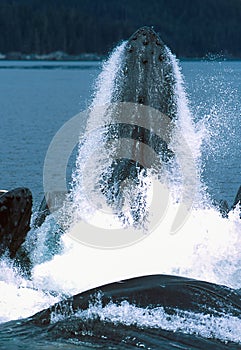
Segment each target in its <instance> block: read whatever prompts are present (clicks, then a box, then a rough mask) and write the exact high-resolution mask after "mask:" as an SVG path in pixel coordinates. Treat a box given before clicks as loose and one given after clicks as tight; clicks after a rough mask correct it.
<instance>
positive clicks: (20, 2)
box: [0, 0, 241, 58]
mask: <svg viewBox="0 0 241 350" xmlns="http://www.w3.org/2000/svg"><path fill="white" fill-rule="evenodd" d="M143 25H150V26H154V29H155V30H156V31H158V32H159V33H160V36H161V37H162V39H163V40H164V41H165V42H166V44H167V45H168V46H169V47H170V48H171V49H172V51H173V52H174V53H176V54H177V56H179V57H187V58H188V57H204V56H205V55H207V54H221V55H224V56H226V57H230V58H241V39H240V38H241V0H0V33H1V34H0V53H2V54H5V53H7V52H22V53H25V54H30V53H35V54H42V55H43V54H47V53H49V52H54V51H63V52H66V53H68V54H70V55H77V54H80V53H96V54H98V55H102V54H106V53H107V52H108V51H109V50H110V49H112V48H113V46H115V45H116V44H117V43H118V42H119V41H120V40H122V39H127V38H128V37H129V36H130V35H131V34H132V33H133V32H134V31H135V30H136V29H138V28H139V27H140V26H143Z"/></svg>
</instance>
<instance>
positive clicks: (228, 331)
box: [51, 299, 241, 344]
mask: <svg viewBox="0 0 241 350" xmlns="http://www.w3.org/2000/svg"><path fill="white" fill-rule="evenodd" d="M72 317H74V318H76V319H78V318H79V319H81V321H84V320H95V319H96V318H98V319H99V320H100V321H102V322H107V323H110V324H111V323H112V324H115V325H120V324H122V325H126V326H136V327H138V328H140V329H145V328H156V329H162V330H167V331H172V332H182V333H184V334H191V335H193V334H195V335H198V336H202V337H205V338H211V339H219V340H221V341H223V342H227V341H233V342H236V343H240V344H241V319H240V318H238V317H234V316H230V315H227V316H225V315H221V314H220V315H217V316H213V315H210V314H208V315H205V314H203V313H193V312H188V311H183V310H178V309H175V310H173V313H172V314H170V313H167V312H166V311H165V310H164V308H163V307H156V308H151V307H148V308H141V307H137V306H135V305H132V304H130V303H129V302H127V301H122V302H121V304H120V305H117V304H115V303H113V302H110V303H109V304H107V305H106V306H104V307H103V306H102V305H101V299H100V301H99V302H98V303H94V304H90V306H89V308H88V309H87V310H81V311H78V312H76V313H75V314H74V315H72ZM64 319H66V317H64V316H63V315H59V314H56V313H52V315H51V323H52V324H54V323H56V322H58V321H60V320H61V321H62V320H64Z"/></svg>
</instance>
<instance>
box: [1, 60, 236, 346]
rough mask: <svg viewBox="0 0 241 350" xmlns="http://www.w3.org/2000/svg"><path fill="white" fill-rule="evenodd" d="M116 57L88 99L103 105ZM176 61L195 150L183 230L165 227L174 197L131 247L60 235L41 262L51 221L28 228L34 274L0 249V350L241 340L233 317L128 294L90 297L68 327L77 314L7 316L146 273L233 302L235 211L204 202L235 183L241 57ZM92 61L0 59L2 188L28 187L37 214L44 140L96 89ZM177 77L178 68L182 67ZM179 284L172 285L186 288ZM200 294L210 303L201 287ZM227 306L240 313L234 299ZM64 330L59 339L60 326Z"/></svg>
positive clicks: (228, 193)
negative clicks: (193, 195)
mask: <svg viewBox="0 0 241 350" xmlns="http://www.w3.org/2000/svg"><path fill="white" fill-rule="evenodd" d="M117 61H118V54H116V56H115V57H114V58H113V56H112V61H111V60H110V61H109V62H107V64H106V65H105V67H104V71H103V73H102V78H101V79H102V81H99V83H98V84H97V93H96V94H95V98H96V99H101V98H103V102H105V101H106V99H107V98H108V96H107V95H108V94H107V95H106V94H105V93H106V92H105V91H103V86H105V87H106V86H108V87H109V89H112V88H113V87H112V85H111V82H112V81H113V77H114V73H113V70H114V69H115V68H116V64H117ZM179 67H180V69H181V71H182V74H183V80H184V87H185V91H186V95H187V97H186V95H185V94H183V91H182V90H180V89H182V87H180V86H179V87H178V86H177V88H179V90H180V91H179V92H180V96H179V99H180V105H179V108H180V114H181V116H182V117H181V118H180V128H182V131H183V133H186V134H185V135H186V136H187V137H189V147H190V148H192V150H194V151H193V152H194V153H195V159H196V160H197V162H196V166H197V172H198V174H199V176H200V184H201V185H200V186H201V187H202V191H201V192H202V193H201V195H200V196H199V197H198V198H197V200H196V203H195V208H194V210H193V211H191V214H190V215H189V217H188V218H187V221H186V222H185V224H184V225H183V227H182V228H181V230H180V233H179V234H177V235H174V236H171V235H170V234H169V231H170V226H171V222H172V219H173V215H174V214H173V213H174V212H175V211H176V210H177V206H176V205H175V204H170V205H169V208H168V211H167V212H166V216H165V218H164V219H163V221H162V223H161V226H160V228H159V229H157V230H155V231H154V232H153V234H151V235H149V236H148V237H147V238H146V239H144V240H142V241H141V242H138V243H137V244H134V245H132V246H130V247H126V248H123V249H113V250H111V249H110V250H101V249H95V248H92V247H88V246H86V245H83V244H80V243H78V242H75V241H73V240H72V239H71V237H70V235H63V237H62V241H63V250H62V251H61V252H59V253H57V254H56V255H55V256H54V257H51V258H49V257H48V258H47V257H46V255H47V253H46V251H47V250H48V249H47V248H46V246H45V241H46V239H47V236H48V232H50V231H51V228H52V222H51V217H50V218H48V219H47V220H46V222H45V224H44V225H43V227H42V228H40V229H39V230H38V231H37V232H35V235H36V242H37V243H36V245H35V248H34V251H33V255H32V259H33V261H34V268H33V271H32V277H31V279H27V278H25V277H24V276H22V275H21V273H19V271H18V270H17V269H16V268H14V267H13V266H12V263H11V262H9V260H8V258H7V257H4V258H2V259H1V262H0V264H1V272H0V310H1V312H0V320H1V323H2V326H1V327H2V328H1V329H0V348H2V349H5V348H6V349H15V348H16V349H18V348H19V349H20V348H21V347H26V345H29V344H30V343H31V341H32V339H31V338H33V336H35V339H36V349H38V348H39V349H41V348H46V349H47V348H50V349H51V348H53V349H55V348H56V349H57V348H66V349H71V348H72V347H73V348H75V347H77V348H78V347H81V348H108V347H109V348H112V349H122V348H123V349H127V348H146V349H160V348H162V349H172V348H175V347H179V348H183V349H193V348H204V347H206V348H210V349H211V348H213V349H222V348H224V347H226V346H228V347H229V348H233V349H238V348H240V347H241V334H240V329H241V318H240V313H239V314H235V313H231V311H230V313H229V312H227V310H226V311H223V312H221V313H219V314H216V315H212V313H211V311H210V310H211V309H210V310H209V311H210V314H207V313H206V314H205V312H204V313H203V310H202V308H201V307H200V305H199V307H200V310H199V311H198V312H197V311H196V312H193V311H192V310H190V309H189V308H188V307H187V309H185V310H181V311H180V310H179V311H176V310H175V312H174V311H173V310H172V313H171V315H172V316H170V314H169V313H168V312H167V311H166V310H165V309H163V308H162V307H161V306H160V305H158V306H156V307H153V308H151V303H150V307H149V309H148V310H147V309H146V307H145V308H144V309H143V307H140V306H136V305H133V304H132V303H131V302H129V301H128V299H127V300H126V301H125V300H124V301H122V302H121V303H119V304H115V303H109V304H108V303H107V305H102V304H101V302H100V303H97V304H94V305H90V307H89V308H88V309H87V311H86V310H82V311H81V310H80V311H78V312H77V313H76V312H73V314H72V317H73V316H74V318H75V320H76V319H77V321H78V323H81V322H82V321H83V320H84V321H83V322H84V325H83V326H81V327H82V328H81V331H80V329H78V330H76V329H75V327H73V329H72V328H71V327H70V326H69V327H70V328H68V325H70V324H71V322H74V321H73V319H72V318H68V317H69V315H67V316H66V315H65V314H64V315H63V314H60V315H57V316H56V315H52V317H53V318H52V321H51V322H52V323H51V324H52V326H51V327H52V328H48V329H47V330H44V331H43V330H42V328H41V327H40V328H38V327H39V325H37V326H36V325H33V324H30V325H29V324H26V323H24V322H23V323H21V322H22V321H18V322H15V321H13V323H11V321H12V320H20V319H22V318H25V317H29V316H31V315H33V314H35V313H36V312H38V311H40V310H43V309H45V308H48V307H49V306H50V305H52V304H54V303H56V302H58V301H59V300H61V299H63V298H66V297H70V296H71V295H74V294H77V293H80V292H82V291H85V290H88V289H90V288H94V287H96V286H100V285H102V284H106V283H111V282H115V281H118V280H120V279H125V278H131V277H136V276H142V275H152V274H169V275H176V276H185V277H189V278H196V279H198V280H203V281H206V282H210V283H217V284H219V285H225V286H227V287H229V288H232V289H235V291H236V292H237V296H238V297H237V298H238V300H239V301H240V296H239V294H238V293H239V289H240V288H241V269H240V262H241V249H240V243H241V240H240V234H241V223H240V219H239V212H238V208H236V210H234V211H232V212H231V213H230V214H229V217H228V218H222V216H221V215H220V213H219V212H218V210H217V209H216V208H215V207H214V206H213V205H212V203H213V201H215V200H216V201H218V200H221V199H224V200H227V202H228V204H229V206H231V205H232V203H233V201H234V197H235V195H236V193H237V190H238V188H239V186H240V184H241V152H240V150H241V138H240V135H241V124H240V118H241V101H240V95H241V79H240V78H241V62H239V61H235V62H230V61H222V62H217V61H212V62H210V61H208V62H206V61H183V62H180V63H179ZM117 68H118V67H117ZM101 69H102V68H101V64H100V63H96V62H94V63H92V62H81V63H76V62H74V63H72V62H71V63H69V62H64V63H59V62H57V63H56V62H5V61H0V113H1V128H0V133H1V137H0V140H1V141H0V142H1V146H0V152H1V156H0V161H1V187H2V188H3V189H11V188H14V187H19V186H26V187H29V188H30V189H31V191H32V193H33V196H34V211H35V210H36V208H37V207H38V205H39V203H40V201H41V199H42V197H43V180H42V177H43V164H44V159H45V155H46V152H47V149H48V146H49V144H50V142H51V140H52V138H53V137H54V135H55V134H56V132H57V131H58V130H59V128H60V127H61V126H62V125H63V124H64V123H66V122H67V121H68V120H69V119H70V118H71V117H73V116H74V115H76V114H77V113H78V112H80V111H82V110H85V109H86V108H87V107H88V106H89V105H90V104H91V102H92V97H93V94H94V91H95V89H96V86H95V85H94V84H95V83H94V82H95V80H96V78H97V76H98V74H99V73H100V72H101ZM177 69H178V67H177ZM177 74H179V75H180V71H179V69H178V72H177ZM103 78H105V79H107V82H106V81H103ZM179 79H181V77H179ZM180 83H181V82H180ZM106 84H107V85H106ZM107 90H108V89H107ZM107 92H108V91H107ZM103 95H104V97H103ZM187 120H188V122H186V121H187ZM85 123H86V120H83V124H85ZM190 125H191V129H189V128H190ZM185 128H186V130H185ZM69 181H71V179H69ZM30 242H31V240H30ZM140 283H141V282H140ZM152 283H153V288H154V287H155V283H156V282H155V283H154V281H153V282H151V286H152ZM158 283H159V284H160V283H163V285H165V283H166V282H165V281H162V280H161V282H159V281H158ZM180 283H181V282H180ZM185 283H186V282H185V281H184V282H183V284H181V287H180V290H182V289H183V290H184V289H185ZM168 286H169V285H168V283H167V288H169V287H168ZM199 288H200V289H202V288H201V287H199ZM207 290H208V288H207V289H206V291H207ZM203 293H204V294H205V290H204V291H203ZM220 293H221V292H219V294H220ZM229 293H231V290H230V292H229ZM177 295H178V293H177ZM217 295H218V292H217ZM177 298H178V297H177ZM203 298H204V300H207V299H205V298H206V295H203ZM224 300H227V299H224ZM234 304H235V303H234ZM236 307H237V308H238V309H239V310H240V304H239V302H238V301H236ZM143 310H144V311H143ZM143 315H144V316H143ZM86 320H87V321H86ZM9 321H10V323H8V322H9ZM86 322H87V323H86ZM95 322H97V325H96V324H95ZM98 322H100V324H99V323H98ZM105 324H107V328H108V327H109V329H108V332H110V333H108V332H107V330H106V329H105V328H104V325H105ZM108 325H109V326H108ZM110 325H111V326H110ZM143 329H144V331H143ZM140 330H141V332H140ZM65 332H66V336H63V339H62V338H61V337H60V334H63V333H65ZM158 332H159V333H158ZM160 332H162V333H160ZM165 332H166V333H165ZM140 334H142V335H140ZM45 335H46V337H45ZM138 337H139V338H138ZM173 337H174V338H173ZM188 337H190V338H188ZM59 338H61V339H62V340H60V341H59ZM96 339H97V340H96ZM209 341H210V343H209ZM197 342H199V345H198V346H196V345H195V344H197ZM174 343H175V344H174ZM160 344H161V345H160ZM107 346H108V347H107ZM160 346H161V347H160Z"/></svg>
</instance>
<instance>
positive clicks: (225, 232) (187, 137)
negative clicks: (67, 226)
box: [33, 43, 241, 293]
mask: <svg viewBox="0 0 241 350" xmlns="http://www.w3.org/2000/svg"><path fill="white" fill-rule="evenodd" d="M124 47H125V43H123V44H121V45H120V46H119V47H118V48H117V49H116V50H115V51H114V52H113V54H112V55H111V56H110V58H109V61H107V62H106V63H105V64H104V68H103V71H102V73H101V74H100V76H99V78H98V80H97V87H96V94H95V97H94V100H93V103H92V107H91V111H93V110H94V109H95V108H96V109H97V108H98V106H99V104H100V103H101V104H104V105H105V104H106V103H109V102H110V100H111V97H112V96H113V94H114V93H115V92H116V93H118V91H117V89H116V88H117V87H116V86H115V81H116V75H118V74H121V69H120V68H121V65H120V63H121V59H122V55H123V50H124ZM169 55H170V58H171V61H172V64H173V67H174V72H175V78H176V94H177V106H178V119H177V122H176V123H177V124H176V129H175V133H174V136H173V140H174V141H173V143H172V147H173V149H174V150H175V152H176V153H177V154H178V156H179V157H180V158H182V157H183V158H182V163H181V165H182V167H183V162H185V161H186V160H187V159H188V160H190V162H191V163H190V165H189V164H188V165H187V168H186V170H185V169H184V171H186V172H187V174H188V171H189V170H190V169H191V170H192V171H194V173H192V174H191V179H190V177H188V180H189V181H190V184H189V186H190V187H188V186H187V194H188V195H190V196H191V197H192V199H193V203H192V204H193V205H192V207H190V209H189V212H188V214H187V215H186V217H185V220H184V222H183V226H182V227H180V229H179V231H178V232H177V233H176V234H175V235H171V234H170V231H171V227H172V224H173V220H174V218H175V216H176V214H177V213H178V210H179V208H180V204H179V203H176V202H175V200H173V197H172V196H169V198H168V205H167V208H166V210H165V212H164V213H163V215H162V217H161V218H160V220H159V223H158V225H157V226H156V228H155V230H153V232H152V233H151V234H150V235H147V236H146V238H145V239H144V240H142V241H141V242H138V243H136V244H134V245H132V246H129V247H125V248H122V249H117V250H116V249H113V250H111V249H110V250H101V249H95V248H92V247H89V246H85V245H83V244H79V243H76V242H74V241H72V240H71V239H70V238H69V236H68V233H67V234H66V235H65V236H64V237H63V240H64V244H65V247H66V248H65V253H64V254H62V255H56V256H55V257H54V258H53V259H52V260H51V261H50V262H46V263H43V264H40V265H36V266H35V268H34V270H33V279H34V281H35V283H36V285H39V286H41V285H42V284H43V285H49V286H52V288H53V286H55V287H54V288H56V290H58V291H60V290H61V288H63V292H64V293H73V292H76V293H77V292H79V291H83V290H86V289H88V288H91V287H94V286H96V285H100V284H103V283H108V282H112V281H115V280H118V279H123V278H127V277H133V276H140V275H143V274H153V273H167V274H176V275H180V276H188V277H193V278H198V279H202V280H205V281H209V282H213V283H220V284H226V285H227V286H229V287H234V288H240V287H241V275H240V273H241V271H240V269H239V267H238V266H239V262H240V258H241V256H240V252H239V247H240V244H239V243H240V237H239V236H240V234H239V233H240V219H239V213H238V208H237V209H236V210H235V211H232V212H230V214H229V217H228V218H222V216H221V214H220V213H219V212H218V211H217V210H216V209H215V208H214V207H213V206H212V205H211V204H210V203H209V202H208V198H207V196H206V194H205V193H204V191H203V188H202V184H201V182H200V179H199V175H200V174H199V167H200V158H201V146H202V140H203V138H204V136H205V135H206V132H207V131H206V129H205V128H203V129H201V128H200V127H199V128H196V126H195V124H194V122H193V118H192V114H191V112H190V109H189V106H188V98H187V95H186V92H185V89H184V87H183V77H182V74H181V72H180V68H179V66H178V62H177V60H176V59H175V57H174V56H173V55H172V54H171V53H170V52H169ZM105 87H106V89H105ZM102 92H103V94H102ZM101 112H103V110H102V109H101ZM92 116H93V115H92ZM91 123H93V124H94V121H93V119H91V114H90V124H91ZM180 135H181V140H182V141H183V142H178V139H180ZM90 136H91V137H88V138H87V139H85V140H84V145H81V147H80V153H79V158H78V159H77V171H76V172H75V173H74V175H73V184H74V186H73V191H72V199H73V202H74V206H75V209H76V207H77V211H78V212H79V213H81V217H83V216H84V217H85V218H88V219H89V218H92V219H93V207H92V206H91V204H90V203H89V198H87V197H86V196H85V193H84V192H83V185H82V182H81V181H82V170H83V169H84V166H85V162H86V160H88V159H89V155H90V153H91V152H93V150H96V149H97V148H98V146H99V145H100V144H101V143H102V142H104V138H103V130H97V131H95V133H92V134H91V135H90ZM175 141H176V142H175ZM183 149H184V152H183ZM98 156H100V154H98ZM100 157H101V160H102V163H101V164H98V165H100V168H99V170H100V169H101V166H104V167H106V166H108V164H109V163H108V158H106V159H105V162H103V155H102V156H100ZM97 158H98V157H93V159H94V161H93V162H92V163H91V164H92V169H91V170H92V172H93V173H95V168H96V164H97V163H96V162H97V161H98V160H97ZM190 158H191V159H190ZM187 163H188V161H187ZM103 164H104V165H103ZM185 164H186V163H185ZM174 165H176V164H174ZM193 167H195V169H193ZM174 170H175V169H174ZM176 170H177V169H176ZM181 171H183V169H182V168H181ZM173 172H175V171H173ZM90 177H91V173H90ZM171 185H173V187H174V193H175V189H176V193H177V195H178V196H179V190H180V189H181V190H182V186H183V182H182V179H181V181H180V183H176V182H175V181H173V182H172V184H171ZM193 189H194V190H195V193H193V191H192V190H193ZM174 199H175V196H174ZM72 215H73V216H74V215H76V211H74V212H73V213H72ZM114 224H116V223H113V225H114ZM143 257H144V258H143ZM110 262H111V263H110ZM63 271H65V273H63ZM76 276H79V277H78V278H76ZM67 281H69V282H68V283H67Z"/></svg>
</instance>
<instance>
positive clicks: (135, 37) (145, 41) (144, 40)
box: [128, 27, 164, 47]
mask: <svg viewBox="0 0 241 350" xmlns="http://www.w3.org/2000/svg"><path fill="white" fill-rule="evenodd" d="M135 42H136V43H138V44H142V45H143V46H144V47H146V46H148V45H149V44H155V45H157V46H164V43H163V41H162V40H161V38H160V37H159V35H158V34H157V33H156V32H155V31H154V30H153V29H152V28H150V27H141V28H139V29H138V30H137V31H136V32H135V33H134V34H132V36H131V37H130V38H129V40H128V43H129V44H133V43H135Z"/></svg>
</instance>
